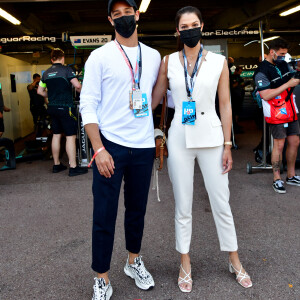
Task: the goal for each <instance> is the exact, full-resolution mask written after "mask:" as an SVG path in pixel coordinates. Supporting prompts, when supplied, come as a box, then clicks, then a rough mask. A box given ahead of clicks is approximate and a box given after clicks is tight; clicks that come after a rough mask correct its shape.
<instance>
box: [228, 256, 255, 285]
mask: <svg viewBox="0 0 300 300" xmlns="http://www.w3.org/2000/svg"><path fill="white" fill-rule="evenodd" d="M242 270H243V266H242V265H241V268H240V270H239V271H238V270H237V269H236V268H235V267H234V266H233V265H232V263H231V261H229V272H230V273H232V274H233V273H235V274H236V281H237V282H238V283H239V284H240V285H241V286H242V287H244V288H245V289H248V288H250V287H252V282H251V283H250V284H249V285H246V284H245V283H243V282H244V280H245V279H248V278H249V279H250V281H251V278H250V276H249V275H248V273H247V272H246V271H245V273H243V272H242Z"/></svg>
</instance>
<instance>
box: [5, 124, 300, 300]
mask: <svg viewBox="0 0 300 300" xmlns="http://www.w3.org/2000/svg"><path fill="white" fill-rule="evenodd" d="M236 138H237V143H238V145H239V148H240V149H239V150H236V151H235V150H233V155H234V161H235V163H234V170H233V171H232V172H231V173H230V189H231V207H232V211H233V214H234V219H235V223H236V229H237V234H238V242H239V252H240V258H241V261H242V262H243V265H244V266H245V268H246V270H247V271H248V273H249V274H250V275H251V276H252V279H253V284H254V287H253V288H251V289H248V290H246V289H243V288H242V287H240V286H239V285H238V284H237V283H236V282H235V280H234V276H233V275H231V274H230V273H229V272H228V269H227V254H226V253H222V252H220V250H219V243H218V240H217V234H216V230H215V225H214V221H213V218H212V214H211V212H210V207H209V202H208V197H207V193H206V191H205V189H204V186H203V179H202V176H201V173H200V170H199V169H198V167H197V168H196V175H195V192H194V206H193V216H194V218H193V223H194V224H193V242H192V245H191V258H192V272H193V280H194V287H193V291H192V293H191V294H189V295H185V294H182V293H181V292H180V291H179V289H178V287H177V285H176V281H177V276H178V271H179V255H178V253H177V252H176V251H175V249H174V248H175V237H174V199H173V193H172V187H171V183H170V181H169V178H168V174H167V170H166V169H164V170H163V171H162V172H161V173H160V175H159V179H160V194H161V200H162V201H161V203H158V202H157V200H156V192H155V191H153V190H150V194H149V205H148V211H147V217H146V227H145V234H144V242H143V247H142V252H141V254H142V255H143V257H144V261H145V264H146V266H147V267H148V269H149V271H150V272H151V273H152V275H153V277H154V279H155V282H156V286H155V288H154V289H153V290H152V291H148V292H144V291H141V290H139V289H138V288H137V287H135V285H134V282H133V281H132V280H131V279H129V278H128V277H126V276H125V274H124V273H123V267H124V263H125V260H126V252H125V250H124V249H125V246H124V245H125V242H124V229H123V214H124V208H123V205H122V203H123V196H121V198H120V206H119V215H118V220H117V227H116V235H115V247H114V253H113V259H112V265H111V276H110V277H111V282H112V285H113V288H114V294H113V297H112V299H116V300H135V299H141V300H150V299H151V300H184V299H193V300H195V299H197V300H198V299H214V300H219V299H220V300H221V299H239V300H241V299H261V300H267V299H280V300H285V299H300V269H299V266H300V253H299V249H300V235H299V228H300V218H299V211H300V197H299V195H300V188H299V187H294V186H288V187H287V194H285V195H279V194H276V193H275V192H274V191H273V189H272V187H271V183H272V175H271V172H270V171H256V172H254V174H252V175H248V174H247V173H246V163H247V162H248V161H251V162H252V163H253V165H256V163H255V162H254V155H253V152H252V149H253V148H254V147H255V146H256V145H257V144H258V142H259V138H260V137H259V135H258V132H257V130H256V129H255V128H254V126H250V128H248V129H245V133H244V134H240V135H237V136H236ZM65 161H66V159H65ZM51 167H52V162H51V161H34V162H32V163H19V164H17V169H16V170H14V171H6V172H0V299H1V300H17V299H18V300H32V299H37V300H48V299H49V300H50V299H51V300H85V299H91V297H92V286H93V277H94V273H93V272H92V270H91V269H90V264H91V222H92V192H91V183H92V172H91V171H90V172H89V173H88V174H87V175H84V176H78V177H74V178H70V177H68V176H67V172H66V171H65V172H62V173H59V174H52V173H51ZM298 174H300V170H298ZM283 176H285V174H284V175H283Z"/></svg>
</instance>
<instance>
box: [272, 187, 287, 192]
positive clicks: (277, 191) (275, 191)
mask: <svg viewBox="0 0 300 300" xmlns="http://www.w3.org/2000/svg"><path fill="white" fill-rule="evenodd" d="M272 188H273V190H274V191H275V192H276V193H278V194H285V193H286V191H279V190H277V189H275V188H274V186H272Z"/></svg>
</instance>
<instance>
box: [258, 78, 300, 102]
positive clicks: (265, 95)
mask: <svg viewBox="0 0 300 300" xmlns="http://www.w3.org/2000/svg"><path fill="white" fill-rule="evenodd" d="M255 83H256V86H257V89H258V91H259V94H260V96H261V98H262V99H263V100H265V101H269V100H271V99H273V98H275V97H277V96H278V95H280V94H281V93H282V92H284V91H286V90H287V89H288V88H292V87H295V86H297V85H298V84H300V80H299V79H295V78H291V79H290V80H289V81H288V82H286V83H285V84H283V85H281V86H280V87H278V88H276V89H270V88H269V86H270V81H269V79H268V78H267V76H266V75H265V74H264V73H262V72H258V73H257V74H256V75H255Z"/></svg>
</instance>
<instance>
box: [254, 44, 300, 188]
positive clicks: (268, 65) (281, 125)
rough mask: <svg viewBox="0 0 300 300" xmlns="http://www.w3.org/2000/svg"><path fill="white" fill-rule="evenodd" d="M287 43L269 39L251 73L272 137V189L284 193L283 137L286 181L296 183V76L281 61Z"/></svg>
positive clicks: (297, 139)
mask: <svg viewBox="0 0 300 300" xmlns="http://www.w3.org/2000/svg"><path fill="white" fill-rule="evenodd" d="M287 52H288V43H287V42H286V41H285V40H283V39H276V40H273V41H272V42H270V45H269V53H268V55H267V57H266V58H265V60H264V61H262V62H261V63H260V65H259V66H258V69H257V71H256V74H255V83H256V86H257V89H258V91H259V93H260V96H261V98H262V99H263V101H262V104H263V112H264V116H265V120H266V122H267V123H268V124H269V130H270V131H271V134H272V136H273V139H274V145H273V150H272V158H271V160H272V167H273V184H272V187H273V189H274V191H275V192H277V193H279V194H285V193H286V189H285V187H284V182H283V181H282V180H281V176H280V166H281V164H282V152H283V147H284V144H285V142H286V141H287V149H286V161H287V177H286V183H287V184H290V185H296V186H300V176H297V175H296V173H295V172H296V171H295V164H296V158H297V152H298V147H299V133H300V129H299V122H298V117H297V112H298V108H297V105H296V102H295V98H294V95H293V90H294V87H296V86H297V85H299V84H300V80H299V79H296V78H293V75H294V74H293V73H294V71H293V70H292V69H291V68H290V67H289V65H288V64H287V63H286V61H285V55H286V54H287Z"/></svg>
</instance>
